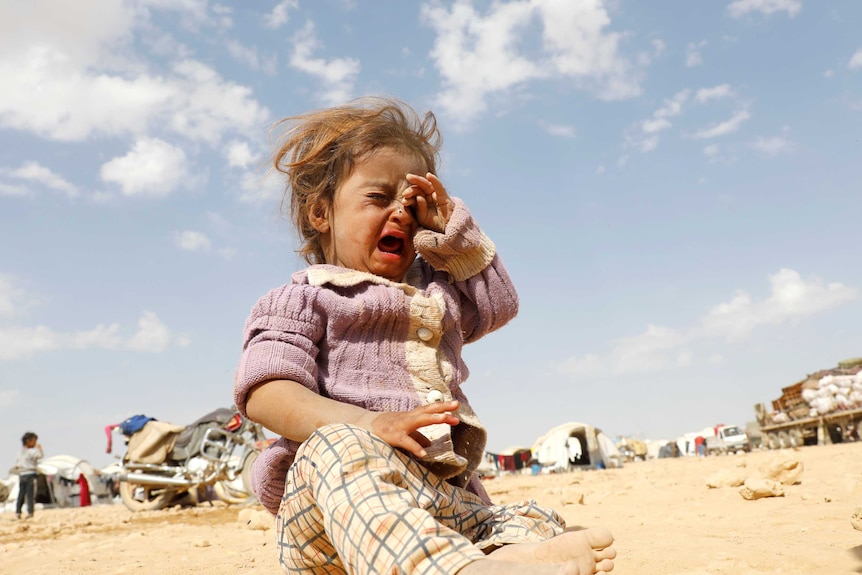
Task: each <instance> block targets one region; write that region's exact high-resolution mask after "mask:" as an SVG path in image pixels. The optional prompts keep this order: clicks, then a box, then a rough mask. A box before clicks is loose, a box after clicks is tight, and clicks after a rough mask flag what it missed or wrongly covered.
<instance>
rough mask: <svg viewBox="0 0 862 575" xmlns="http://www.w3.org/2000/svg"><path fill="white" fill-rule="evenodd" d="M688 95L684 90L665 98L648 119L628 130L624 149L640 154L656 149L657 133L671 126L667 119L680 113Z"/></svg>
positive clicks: (686, 90) (687, 91)
mask: <svg viewBox="0 0 862 575" xmlns="http://www.w3.org/2000/svg"><path fill="white" fill-rule="evenodd" d="M689 94H690V90H688V89H685V90H680V91H679V92H677V93H676V94H674V95H673V97H671V98H666V99H665V100H664V103H663V104H662V106H661V107H660V108H658V109H657V110H656V111H655V112H653V114H652V116H651V117H650V118H647V119H646V120H643V121H642V122H640V123H639V124H637V125H636V126H635V127H634V128H632V129H630V130H628V132H627V133H626V136H625V145H626V147H633V148H636V149H637V150H639V151H640V152H641V153H647V152H651V151H653V150H654V149H656V147H658V144H659V136H658V133H659V132H662V131H664V130H667V129H668V128H670V127H671V126H672V125H673V124H672V123H671V121H670V120H669V118H674V117H676V116H679V115H680V114H681V113H682V111H683V108H684V106H685V103H686V102H687V101H688V97H689Z"/></svg>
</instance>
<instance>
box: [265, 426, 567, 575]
mask: <svg viewBox="0 0 862 575" xmlns="http://www.w3.org/2000/svg"><path fill="white" fill-rule="evenodd" d="M564 527H565V522H564V520H563V518H562V517H560V516H559V515H558V514H557V513H556V512H554V511H552V510H549V509H545V508H542V507H540V506H538V505H536V503H535V502H534V501H532V500H529V501H525V502H522V503H519V504H510V505H487V504H485V503H483V502H482V500H481V499H479V497H477V496H476V495H474V494H472V493H470V492H468V491H466V490H465V489H462V488H460V487H455V486H453V485H451V484H449V483H447V482H445V481H443V480H441V479H440V478H439V477H437V476H436V475H435V474H433V473H432V472H430V471H428V470H427V469H425V468H424V467H423V466H422V465H420V464H419V463H417V462H416V461H415V460H414V459H413V458H411V457H410V456H408V455H405V454H404V453H402V452H401V451H399V450H397V449H394V448H393V447H392V446H390V445H389V444H387V443H386V442H384V441H383V440H381V439H380V438H378V437H376V436H374V435H373V434H371V433H369V432H368V431H365V430H363V429H360V428H357V427H354V426H351V425H346V424H337V425H328V426H325V427H322V428H320V429H318V430H317V431H316V432H315V433H314V434H313V435H312V436H311V437H310V438H309V439H308V440H306V441H305V442H304V443H303V444H302V446H301V447H300V449H299V451H298V452H297V454H296V459H295V460H294V463H293V465H292V466H291V467H290V470H289V471H288V473H287V483H286V486H285V492H284V497H283V498H282V502H281V506H280V508H279V512H278V515H277V517H276V543H277V545H278V548H279V562H280V564H281V566H282V568H283V569H284V571H285V572H287V573H291V574H303V575H344V574H345V573H349V574H350V575H354V574H355V575H378V574H380V575H382V574H395V573H398V574H402V573H403V574H411V575H413V574H415V575H432V574H435V575H436V574H446V575H451V574H453V573H455V572H456V571H458V570H459V569H461V568H462V567H464V566H465V565H467V564H468V563H470V562H472V561H475V560H477V559H484V558H485V555H486V553H489V552H491V551H493V550H494V549H496V548H497V546H500V545H505V544H509V543H521V542H539V541H544V540H546V539H549V538H551V537H554V536H555V535H559V534H560V533H562V532H563V530H564Z"/></svg>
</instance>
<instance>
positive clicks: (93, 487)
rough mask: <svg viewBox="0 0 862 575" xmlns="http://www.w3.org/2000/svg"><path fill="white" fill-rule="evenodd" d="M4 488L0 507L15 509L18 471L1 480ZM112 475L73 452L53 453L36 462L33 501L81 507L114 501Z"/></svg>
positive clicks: (6, 509) (57, 505)
mask: <svg viewBox="0 0 862 575" xmlns="http://www.w3.org/2000/svg"><path fill="white" fill-rule="evenodd" d="M0 481H2V483H3V484H4V486H5V487H6V488H7V489H0V492H4V491H7V492H8V493H7V496H6V499H5V501H2V500H0V509H3V510H4V511H9V512H14V511H15V503H16V501H17V499H18V475H17V474H10V475H9V477H8V478H7V479H5V480H0ZM113 495H114V494H113V492H112V490H111V478H110V477H106V476H102V474H100V473H99V472H97V471H96V470H95V469H94V468H93V466H92V465H90V463H89V462H88V461H86V460H84V459H81V458H79V457H74V456H72V455H55V456H52V457H48V458H46V459H43V460H42V461H40V462H39V477H38V478H37V480H36V503H38V504H41V505H42V506H43V507H82V506H86V505H92V504H95V503H110V502H112V501H113Z"/></svg>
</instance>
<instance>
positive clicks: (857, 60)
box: [847, 48, 862, 70]
mask: <svg viewBox="0 0 862 575" xmlns="http://www.w3.org/2000/svg"><path fill="white" fill-rule="evenodd" d="M847 67H848V68H850V69H851V70H858V69H859V68H862V48H860V49H859V50H856V53H854V54H853V56H851V57H850V61H849V62H847Z"/></svg>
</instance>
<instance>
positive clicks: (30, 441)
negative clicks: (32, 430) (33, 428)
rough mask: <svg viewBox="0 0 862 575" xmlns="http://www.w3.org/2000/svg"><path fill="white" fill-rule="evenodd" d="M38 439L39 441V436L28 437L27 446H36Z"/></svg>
mask: <svg viewBox="0 0 862 575" xmlns="http://www.w3.org/2000/svg"><path fill="white" fill-rule="evenodd" d="M38 441H39V438H38V437H31V438H30V439H28V440H27V443H26V444H25V447H27V448H30V447H36V443H37V442H38Z"/></svg>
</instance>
